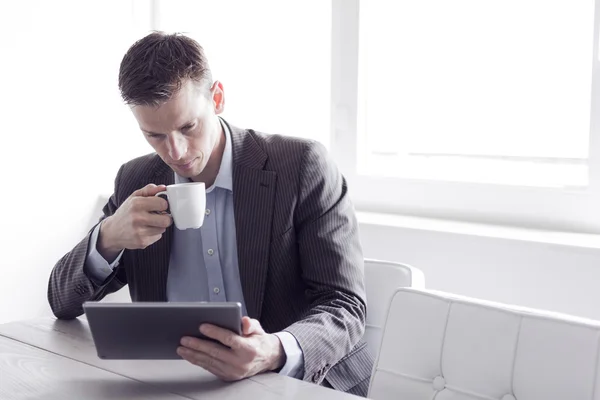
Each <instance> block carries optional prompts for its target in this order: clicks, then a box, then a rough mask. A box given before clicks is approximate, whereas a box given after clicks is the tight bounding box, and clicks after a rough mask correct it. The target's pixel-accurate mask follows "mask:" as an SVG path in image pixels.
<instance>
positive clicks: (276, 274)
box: [48, 127, 373, 396]
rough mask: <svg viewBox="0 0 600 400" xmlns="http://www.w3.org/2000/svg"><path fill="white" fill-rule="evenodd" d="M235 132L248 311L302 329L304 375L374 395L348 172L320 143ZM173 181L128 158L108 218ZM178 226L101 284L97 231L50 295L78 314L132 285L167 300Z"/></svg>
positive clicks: (162, 167)
mask: <svg viewBox="0 0 600 400" xmlns="http://www.w3.org/2000/svg"><path fill="white" fill-rule="evenodd" d="M230 129H231V137H232V145H233V193H234V196H233V199H234V200H233V201H234V215H235V217H234V218H235V224H236V239H237V248H238V259H239V268H240V279H241V284H242V290H243V293H244V299H245V302H246V307H247V311H248V315H249V316H250V317H252V318H256V319H258V320H259V321H260V323H261V325H262V326H263V328H264V329H265V330H266V331H267V332H277V331H288V332H290V333H291V334H292V335H294V337H295V338H296V340H297V341H298V344H299V345H300V348H301V349H302V352H303V355H304V376H303V379H304V380H308V381H311V382H314V383H322V384H327V383H329V385H331V386H332V387H333V388H335V389H338V390H342V391H349V392H352V393H355V394H359V395H363V396H365V395H366V392H367V388H368V379H369V377H370V374H371V368H372V363H373V360H372V357H371V355H370V354H369V353H368V351H367V348H366V347H365V343H364V342H363V341H362V340H361V338H362V336H363V333H364V325H365V313H366V300H365V290H364V273H363V257H362V252H361V247H360V243H359V238H358V231H357V223H356V219H355V215H354V211H353V207H352V204H351V203H350V200H349V198H348V193H347V186H346V182H345V179H344V178H343V177H342V175H341V174H340V173H339V172H338V170H337V169H336V168H335V166H334V164H333V163H332V162H330V161H329V159H328V157H327V154H326V151H325V150H324V148H323V147H322V146H321V145H319V144H318V143H316V142H313V141H307V140H302V139H295V138H290V137H283V136H278V135H264V134H261V133H258V132H255V131H252V130H241V129H237V128H235V127H230ZM173 180H174V175H173V171H172V170H171V169H170V168H169V167H168V166H167V165H166V164H165V163H164V162H163V161H162V160H161V159H160V158H159V157H158V156H157V155H156V154H150V155H147V156H143V157H140V158H137V159H135V160H132V161H130V162H128V163H126V164H124V165H123V166H122V167H121V168H120V170H119V172H118V174H117V177H116V180H115V191H114V194H113V195H112V196H111V198H110V199H109V201H108V203H107V204H106V206H105V207H104V210H103V211H104V217H107V216H110V215H112V214H113V213H114V212H115V211H116V210H117V208H118V207H119V206H120V205H121V204H122V203H123V202H124V201H125V200H126V199H127V197H129V195H130V194H131V193H132V192H133V191H135V190H137V189H139V188H141V187H144V186H145V185H147V184H149V183H155V184H157V185H158V184H165V185H169V184H172V183H173ZM172 229H173V227H170V228H169V229H168V230H167V231H166V232H165V234H164V235H163V237H162V238H161V239H160V240H159V241H158V242H156V243H154V244H153V245H151V246H149V247H147V248H146V249H143V250H126V251H125V252H124V253H123V256H122V258H121V262H120V264H119V266H118V267H117V268H116V270H115V272H114V273H113V274H112V275H111V276H110V277H109V278H108V279H107V280H106V281H105V282H104V283H103V285H102V286H96V285H95V284H94V283H93V282H92V281H91V280H90V279H89V278H88V277H87V275H86V274H85V272H84V265H85V259H86V255H87V253H88V244H89V239H90V237H89V235H88V237H86V238H84V239H83V240H82V241H81V242H80V243H79V244H78V245H77V246H76V247H75V248H74V249H73V250H72V251H70V252H69V253H67V254H66V255H65V256H64V257H63V258H61V259H60V260H59V261H58V263H57V264H56V265H55V267H54V269H53V270H52V273H51V275H50V281H49V284H48V301H49V303H50V306H51V307H52V310H53V312H54V314H55V315H56V316H57V317H58V318H75V317H77V316H79V315H81V314H82V313H83V309H82V304H83V302H84V301H87V300H100V299H101V298H102V297H104V296H105V295H106V294H108V293H110V292H114V291H116V290H118V289H120V288H121V287H123V286H124V285H125V284H128V285H129V291H130V293H131V298H132V299H133V301H165V300H166V287H167V285H166V284H167V273H168V266H169V252H170V246H171V238H172ZM323 379H326V380H327V382H326V383H325V382H323Z"/></svg>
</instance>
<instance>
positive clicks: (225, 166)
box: [175, 121, 233, 192]
mask: <svg viewBox="0 0 600 400" xmlns="http://www.w3.org/2000/svg"><path fill="white" fill-rule="evenodd" d="M221 126H222V127H223V132H224V133H225V149H224V150H223V157H222V158H221V165H220V166H219V172H218V173H217V177H216V179H215V183H214V184H213V185H212V186H211V187H209V188H207V189H206V192H212V191H213V190H214V188H215V187H220V188H223V189H226V190H229V191H230V192H232V191H233V176H232V169H233V168H232V164H233V158H232V150H231V149H232V146H231V132H230V131H229V127H228V126H227V124H224V123H223V121H221ZM186 182H189V179H187V178H184V177H183V176H180V175H178V174H177V173H175V183H186Z"/></svg>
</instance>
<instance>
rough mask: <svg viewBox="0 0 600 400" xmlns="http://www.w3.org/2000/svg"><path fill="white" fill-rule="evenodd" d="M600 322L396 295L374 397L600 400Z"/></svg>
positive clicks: (436, 296)
mask: <svg viewBox="0 0 600 400" xmlns="http://www.w3.org/2000/svg"><path fill="white" fill-rule="evenodd" d="M599 350H600V322H599V321H593V320H587V319H582V318H577V317H572V316H568V315H563V314H556V313H551V312H546V311H539V310H532V309H526V308H521V307H516V306H509V305H504V304H498V303H491V302H485V301H481V300H475V299H470V298H465V297H460V296H456V295H451V294H447V293H441V292H434V291H426V290H417V289H411V288H401V289H398V290H397V291H396V292H395V294H394V296H393V298H392V300H391V304H390V307H389V309H388V313H387V319H386V323H385V328H384V333H383V339H382V342H381V351H380V352H379V355H378V358H377V360H376V362H375V366H374V369H373V376H372V377H371V386H370V389H369V396H368V397H369V398H372V399H376V400H384V399H410V400H431V399H435V400H477V399H481V400H491V399H497V400H541V399H543V400H600V382H599V380H600V375H599V368H598V363H599V356H600V353H599Z"/></svg>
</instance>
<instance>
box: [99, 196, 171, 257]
mask: <svg viewBox="0 0 600 400" xmlns="http://www.w3.org/2000/svg"><path fill="white" fill-rule="evenodd" d="M164 190H166V186H165V185H160V186H156V185H154V184H149V185H147V186H145V187H144V188H142V189H139V190H136V191H135V192H133V193H132V194H131V196H129V198H127V200H125V202H123V204H121V206H120V207H119V208H118V209H117V211H116V212H115V213H114V214H113V215H112V216H110V217H108V218H106V219H105V220H104V221H102V225H100V235H99V237H98V244H97V248H98V252H99V253H100V254H101V255H102V256H103V257H104V258H105V259H106V260H114V259H115V258H116V257H117V256H118V255H119V253H120V252H121V250H123V249H144V248H146V247H148V246H150V245H151V244H152V243H154V242H156V241H158V240H159V239H160V238H161V237H162V234H163V233H164V232H165V230H166V228H168V227H169V226H170V225H171V223H172V219H171V216H170V215H166V214H156V213H155V212H160V211H166V210H167V207H168V205H169V204H168V203H167V201H166V200H165V199H163V198H161V197H155V196H154V195H155V194H156V193H159V192H162V191H164Z"/></svg>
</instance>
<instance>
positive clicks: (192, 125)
mask: <svg viewBox="0 0 600 400" xmlns="http://www.w3.org/2000/svg"><path fill="white" fill-rule="evenodd" d="M195 126H196V124H189V125H186V126H184V127H183V128H181V130H182V131H186V132H187V131H189V130H191V129H194V127H195Z"/></svg>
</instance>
